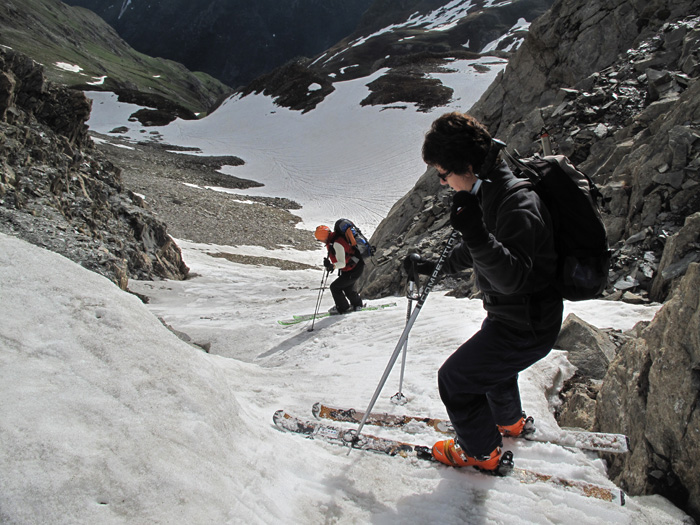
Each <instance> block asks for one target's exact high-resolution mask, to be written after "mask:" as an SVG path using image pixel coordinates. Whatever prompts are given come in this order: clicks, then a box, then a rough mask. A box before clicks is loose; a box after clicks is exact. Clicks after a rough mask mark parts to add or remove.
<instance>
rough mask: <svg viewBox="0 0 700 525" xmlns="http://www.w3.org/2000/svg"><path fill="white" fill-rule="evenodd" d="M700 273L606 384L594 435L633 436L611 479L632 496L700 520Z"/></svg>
mask: <svg viewBox="0 0 700 525" xmlns="http://www.w3.org/2000/svg"><path fill="white" fill-rule="evenodd" d="M699 390H700V265H699V264H697V263H695V264H691V265H690V266H689V268H688V271H687V272H686V275H685V276H684V277H683V279H682V280H681V282H680V283H679V286H678V287H677V288H676V289H675V292H674V294H673V296H672V297H671V299H669V300H668V301H667V303H666V304H665V305H664V306H663V308H662V309H661V310H660V311H659V313H658V314H657V315H656V317H655V318H654V320H653V321H652V322H651V323H650V324H649V326H648V327H647V328H646V329H644V330H643V331H642V332H641V335H640V337H638V338H636V339H634V340H633V341H631V342H629V343H627V344H625V345H624V346H623V347H622V349H621V350H620V352H619V353H618V356H617V357H616V359H615V360H614V361H613V362H612V363H611V365H610V369H609V370H608V373H607V375H606V376H605V379H604V381H603V385H602V388H601V391H600V395H599V396H598V405H597V410H596V427H597V428H599V429H600V430H602V431H610V432H620V433H624V434H626V435H627V436H629V440H630V453H629V454H628V455H624V456H614V457H613V456H611V457H609V458H607V459H608V460H609V462H610V469H609V472H610V475H611V478H612V479H613V480H614V481H615V482H616V483H617V484H619V485H620V486H622V487H623V488H625V489H626V490H627V491H628V492H629V493H630V494H651V493H659V494H662V495H663V496H665V497H666V498H668V499H669V500H671V501H673V502H674V503H675V504H676V505H678V506H679V507H681V508H682V509H683V510H685V511H686V512H687V513H688V514H690V515H691V516H693V518H694V519H695V520H696V521H698V520H700V486H699V485H698V479H700V406H699V405H698V391H699Z"/></svg>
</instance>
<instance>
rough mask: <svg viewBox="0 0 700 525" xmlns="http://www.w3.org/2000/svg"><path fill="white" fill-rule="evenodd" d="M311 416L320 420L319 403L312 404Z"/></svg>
mask: <svg viewBox="0 0 700 525" xmlns="http://www.w3.org/2000/svg"><path fill="white" fill-rule="evenodd" d="M311 414H312V415H313V416H314V417H315V418H316V419H320V415H321V403H314V406H312V407H311Z"/></svg>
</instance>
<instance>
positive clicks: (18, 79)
mask: <svg viewBox="0 0 700 525" xmlns="http://www.w3.org/2000/svg"><path fill="white" fill-rule="evenodd" d="M89 114H90V102H89V101H88V99H87V98H85V96H84V95H83V93H82V92H80V91H75V90H70V89H66V88H62V87H57V86H56V85H53V84H51V83H48V82H47V81H46V80H45V77H44V73H43V68H42V67H41V66H40V65H39V64H37V63H36V62H33V61H32V60H31V59H29V58H27V57H26V56H24V55H21V54H19V53H16V52H14V51H11V50H6V49H3V48H0V158H2V165H1V166H0V231H2V232H3V233H7V234H10V235H14V236H17V237H20V238H22V239H25V240H27V241H29V242H32V243H33V244H36V245H38V246H42V247H45V248H48V249H50V250H52V251H55V252H58V253H60V254H62V255H64V256H65V257H67V258H69V259H71V260H73V261H75V262H78V263H80V264H81V265H83V266H84V267H86V268H88V269H90V270H93V271H95V272H98V273H100V274H102V275H104V276H106V277H108V278H109V279H111V280H112V281H114V282H115V283H116V284H118V285H119V286H120V287H121V288H123V289H126V286H127V283H128V278H130V277H133V278H139V279H153V278H158V277H161V278H171V279H183V278H185V277H186V275H187V272H188V269H187V267H186V266H185V264H184V262H183V261H182V257H181V254H180V250H179V248H178V247H177V245H176V244H175V243H174V242H173V240H172V239H171V238H170V237H169V236H168V234H167V232H166V228H165V225H164V224H163V223H161V222H160V221H158V220H157V219H156V218H155V217H154V216H153V215H152V214H151V213H150V212H149V211H147V210H146V209H145V208H144V207H143V203H142V201H141V199H140V198H139V197H137V196H136V195H134V194H133V193H131V192H129V191H125V190H124V189H123V188H122V187H121V183H120V175H119V169H118V168H116V167H114V166H113V165H112V164H111V163H109V162H108V161H106V160H104V159H103V158H101V157H100V156H99V155H97V153H96V152H95V151H94V150H93V148H92V141H91V140H90V139H89V137H88V135H87V126H86V125H85V122H86V120H87V119H88V117H89Z"/></svg>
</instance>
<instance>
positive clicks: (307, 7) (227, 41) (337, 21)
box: [65, 0, 372, 88]
mask: <svg viewBox="0 0 700 525" xmlns="http://www.w3.org/2000/svg"><path fill="white" fill-rule="evenodd" d="M65 3H66V4H69V5H73V6H81V7H85V8H87V9H90V10H92V11H94V12H95V13H97V14H98V15H99V16H101V17H102V18H103V19H104V20H105V21H107V23H109V24H110V25H111V26H112V27H114V28H115V29H116V31H117V32H118V33H119V35H121V37H122V38H124V40H126V41H127V42H129V44H130V45H131V46H133V47H134V48H135V49H137V50H139V51H140V52H142V53H146V54H148V55H151V56H157V57H163V58H167V59H170V60H175V61H177V62H181V63H182V64H184V65H185V66H187V67H188V68H189V69H192V70H196V71H204V72H206V73H209V74H210V75H212V76H213V77H216V78H218V79H219V80H221V81H222V82H224V83H225V84H227V85H229V86H232V87H234V88H235V87H237V86H241V85H245V84H247V83H249V82H250V81H251V80H253V79H254V78H255V77H257V76H259V75H261V74H263V73H267V72H269V71H271V70H273V69H275V68H276V67H278V66H281V65H283V64H284V63H285V62H287V61H288V60H290V59H292V58H294V57H296V56H307V57H308V56H314V55H317V54H318V53H320V52H322V51H324V50H325V49H327V48H329V47H331V46H332V45H334V44H335V43H336V42H338V41H339V40H341V39H343V38H344V37H346V36H347V35H349V34H350V33H352V32H353V31H354V30H355V28H356V26H357V23H358V22H359V21H360V18H361V16H362V14H363V13H364V12H365V10H366V9H367V8H368V7H369V6H370V5H371V4H372V0H294V1H285V2H281V1H279V0H255V1H254V2H251V1H250V0H226V1H222V0H194V1H193V0H151V1H148V2H145V1H139V0H134V1H131V0H122V1H114V2H105V1H104V0H66V2H65Z"/></svg>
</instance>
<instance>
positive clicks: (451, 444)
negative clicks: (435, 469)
mask: <svg viewBox="0 0 700 525" xmlns="http://www.w3.org/2000/svg"><path fill="white" fill-rule="evenodd" d="M433 457H434V458H435V459H437V460H438V461H439V462H440V463H444V464H445V465H448V466H450V467H476V468H478V469H481V470H489V471H495V470H496V469H498V465H499V463H500V460H501V449H500V448H499V447H497V448H495V449H494V450H493V452H491V454H487V455H485V456H476V457H472V456H467V454H466V453H465V452H464V451H463V450H462V447H460V446H459V444H458V443H455V440H454V439H445V440H443V441H438V442H437V443H435V444H434V445H433Z"/></svg>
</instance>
